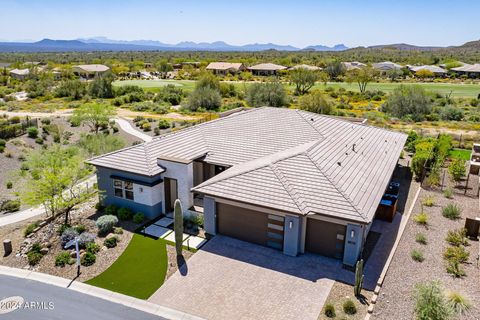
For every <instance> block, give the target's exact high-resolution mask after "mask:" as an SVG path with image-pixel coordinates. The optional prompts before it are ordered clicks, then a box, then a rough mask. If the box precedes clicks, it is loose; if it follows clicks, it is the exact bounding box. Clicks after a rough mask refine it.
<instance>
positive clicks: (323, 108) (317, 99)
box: [299, 91, 333, 114]
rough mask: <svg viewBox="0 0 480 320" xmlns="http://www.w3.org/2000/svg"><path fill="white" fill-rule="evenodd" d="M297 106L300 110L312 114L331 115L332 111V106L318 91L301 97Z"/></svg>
mask: <svg viewBox="0 0 480 320" xmlns="http://www.w3.org/2000/svg"><path fill="white" fill-rule="evenodd" d="M299 104H300V108H301V109H302V110H306V111H310V112H314V113H320V114H331V113H332V111H333V108H332V104H331V103H330V102H328V101H327V100H326V99H325V97H324V96H323V94H322V93H321V92H320V91H313V92H312V93H310V94H309V95H305V96H303V97H301V98H300V101H299Z"/></svg>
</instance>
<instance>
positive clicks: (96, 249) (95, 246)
mask: <svg viewBox="0 0 480 320" xmlns="http://www.w3.org/2000/svg"><path fill="white" fill-rule="evenodd" d="M85 249H86V251H87V252H91V253H93V254H95V253H97V252H99V251H100V246H99V245H98V244H96V243H95V242H90V243H88V244H87V246H86V248H85Z"/></svg>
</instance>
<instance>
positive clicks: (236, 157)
mask: <svg viewBox="0 0 480 320" xmlns="http://www.w3.org/2000/svg"><path fill="white" fill-rule="evenodd" d="M405 141H406V135H405V134H402V133H397V132H393V131H389V130H385V129H381V128H376V127H372V126H368V125H365V124H361V123H352V122H349V121H345V120H342V119H339V118H334V117H329V116H323V115H318V114H314V113H309V112H305V111H301V110H294V109H286V108H269V107H265V108H257V109H250V110H247V111H242V112H238V113H235V114H232V115H230V116H227V117H225V118H220V119H217V120H214V121H210V122H206V123H203V124H200V125H196V126H193V127H190V128H187V129H184V130H180V131H177V132H174V133H171V134H168V135H166V136H163V137H159V138H155V139H153V140H152V141H150V142H146V143H143V144H140V145H136V146H132V147H130V148H126V149H123V150H120V151H116V152H112V153H110V154H106V155H103V156H100V157H96V158H93V159H91V160H89V163H91V164H93V165H95V166H96V167H97V177H98V186H99V189H100V190H103V194H104V198H103V202H104V204H106V205H108V204H116V205H119V206H126V207H130V208H132V209H133V210H135V211H142V212H144V213H145V214H146V215H147V217H148V218H153V217H156V216H159V215H162V214H165V213H166V212H170V211H171V210H172V205H173V202H174V200H175V199H176V198H178V199H180V201H181V202H182V204H183V206H184V208H191V207H193V206H194V204H197V203H200V201H199V200H201V203H202V206H203V208H202V209H203V214H204V227H205V230H206V232H207V233H209V234H211V235H215V234H223V235H227V236H231V237H235V238H238V239H240V240H244V241H248V242H253V243H256V244H259V245H263V246H269V247H272V248H275V249H278V250H283V252H284V253H285V254H287V255H293V256H295V255H297V254H300V253H303V252H305V251H308V252H313V253H318V254H321V255H325V256H331V257H335V258H338V259H343V263H344V264H346V265H350V266H353V265H354V264H355V262H356V261H357V258H358V257H359V255H360V253H361V251H362V249H363V245H364V241H365V239H366V236H367V234H368V231H369V228H370V226H371V224H372V221H373V218H374V215H375V211H376V209H377V207H378V205H379V203H380V201H381V198H382V196H383V194H384V192H385V190H386V188H387V186H388V184H389V181H390V178H391V176H392V174H393V171H394V169H395V167H396V165H397V162H398V159H399V156H400V153H401V151H402V149H403V146H404V144H405ZM195 208H197V207H195ZM197 210H198V211H202V210H201V209H200V210H199V209H198V208H197Z"/></svg>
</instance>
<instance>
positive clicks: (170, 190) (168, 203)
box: [163, 178, 178, 213]
mask: <svg viewBox="0 0 480 320" xmlns="http://www.w3.org/2000/svg"><path fill="white" fill-rule="evenodd" d="M163 183H164V185H165V211H166V213H169V212H173V208H174V205H175V200H177V199H178V187H177V180H176V179H171V178H165V179H164V181H163Z"/></svg>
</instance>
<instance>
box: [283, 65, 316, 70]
mask: <svg viewBox="0 0 480 320" xmlns="http://www.w3.org/2000/svg"><path fill="white" fill-rule="evenodd" d="M297 69H305V70H312V71H317V70H322V68H320V67H317V66H311V65H308V64H297V65H296V66H293V67H290V68H289V70H297Z"/></svg>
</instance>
